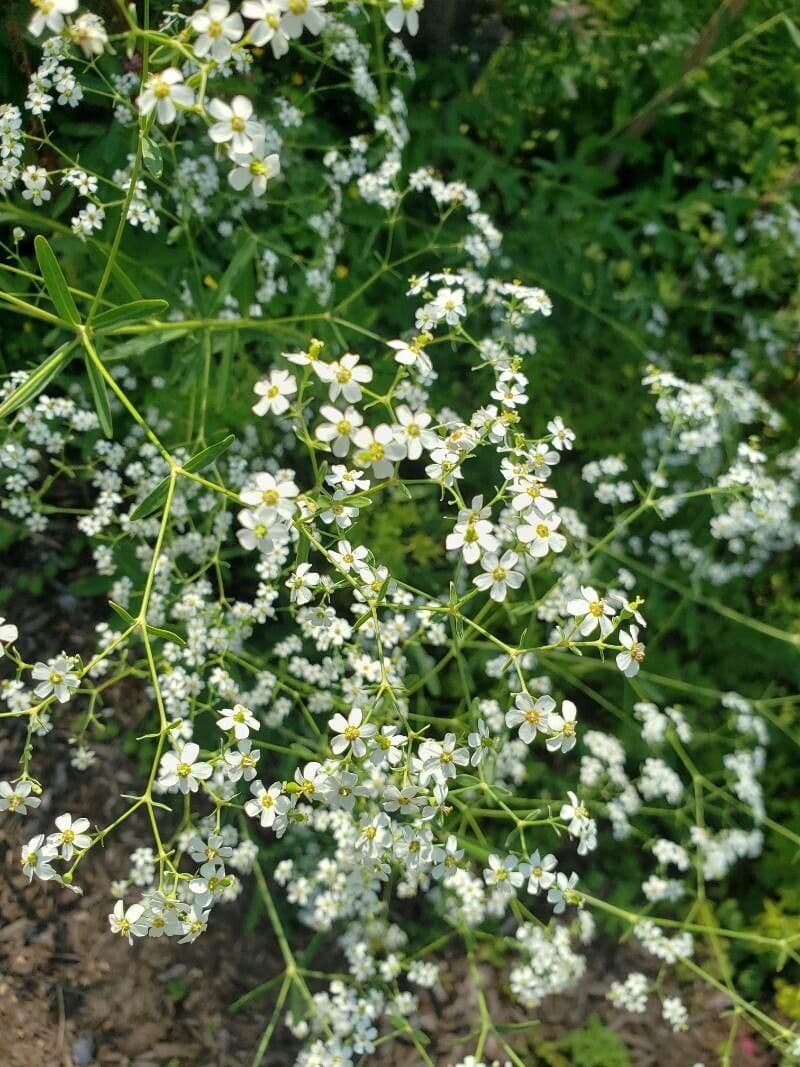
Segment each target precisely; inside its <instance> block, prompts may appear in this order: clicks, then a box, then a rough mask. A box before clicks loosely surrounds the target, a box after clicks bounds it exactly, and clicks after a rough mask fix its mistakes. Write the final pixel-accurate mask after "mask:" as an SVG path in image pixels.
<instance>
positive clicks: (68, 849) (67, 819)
mask: <svg viewBox="0 0 800 1067" xmlns="http://www.w3.org/2000/svg"><path fill="white" fill-rule="evenodd" d="M56 827H57V829H58V832H57V833H54V834H50V835H49V836H48V838H47V843H48V844H49V845H55V846H56V848H60V849H61V856H62V858H63V859H65V860H67V861H69V860H71V859H72V856H73V853H74V852H75V850H76V849H77V850H78V851H79V852H81V851H83V849H85V848H88V847H89V845H90V844H91V843H92V839H91V837H90V836H89V834H87V833H86V831H87V830H88V829H89V820H88V819H73V818H72V816H71V815H70V813H69V812H65V813H64V814H63V815H59V816H58V818H57V819H56Z"/></svg>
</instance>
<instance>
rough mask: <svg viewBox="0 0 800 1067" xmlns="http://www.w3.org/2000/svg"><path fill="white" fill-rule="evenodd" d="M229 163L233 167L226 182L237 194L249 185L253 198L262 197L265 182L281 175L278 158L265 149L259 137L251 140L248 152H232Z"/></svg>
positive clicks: (264, 142)
mask: <svg viewBox="0 0 800 1067" xmlns="http://www.w3.org/2000/svg"><path fill="white" fill-rule="evenodd" d="M231 162H233V163H234V164H235V166H234V168H233V170H232V171H231V172H230V174H229V175H228V181H229V183H230V184H231V185H232V186H233V188H234V189H235V190H236V191H237V192H239V193H240V192H241V191H242V190H243V189H246V188H247V187H248V185H250V186H251V187H252V192H253V195H254V196H263V195H264V193H265V191H266V188H267V182H268V181H270V180H271V179H272V178H277V177H279V176H280V173H281V160H280V156H278V155H277V154H276V153H275V152H270V151H269V150H268V149H267V144H266V141H265V139H264V138H263V137H261V136H258V137H254V138H253V147H252V148H251V149H250V151H249V152H232V153H231Z"/></svg>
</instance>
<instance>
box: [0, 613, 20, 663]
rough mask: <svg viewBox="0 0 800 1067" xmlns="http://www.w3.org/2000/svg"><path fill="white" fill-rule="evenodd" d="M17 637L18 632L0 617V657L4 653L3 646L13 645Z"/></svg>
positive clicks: (11, 624) (12, 625)
mask: <svg viewBox="0 0 800 1067" xmlns="http://www.w3.org/2000/svg"><path fill="white" fill-rule="evenodd" d="M18 637H19V630H18V629H17V628H16V626H14V624H13V623H10V622H6V620H5V619H4V618H3V617H2V616H1V615H0V656H2V655H3V654H4V652H5V648H4V646H5V645H13V644H14V642H15V641H16V640H17V638H18Z"/></svg>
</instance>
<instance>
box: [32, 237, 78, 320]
mask: <svg viewBox="0 0 800 1067" xmlns="http://www.w3.org/2000/svg"><path fill="white" fill-rule="evenodd" d="M33 247H34V249H35V251H36V261H37V263H38V264H39V270H40V271H41V272H42V278H43V279H44V285H45V289H47V293H48V296H49V297H50V299H51V300H52V301H53V304H54V305H55V309H56V311H57V312H58V314H59V317H60V318H62V319H64V321H65V322H71V323H72V325H73V326H78V325H79V324H80V321H81V318H80V315H79V314H78V309H77V307H76V306H75V301H74V300H73V299H72V293H71V292H70V291H69V286H68V285H67V279H66V278H65V277H64V273H63V271H62V270H61V267H60V266H59V265H58V260H57V259H56V257H55V255H54V254H53V249H52V248H51V247H50V245H49V243H48V241H47V238H46V237H42V235H41V234H38V235H37V236H36V237H35V238H34V239H33Z"/></svg>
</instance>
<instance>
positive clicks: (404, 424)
mask: <svg viewBox="0 0 800 1067" xmlns="http://www.w3.org/2000/svg"><path fill="white" fill-rule="evenodd" d="M394 415H395V418H396V419H397V425H395V426H394V427H393V429H394V435H395V440H397V441H398V442H399V443H400V444H401V445H403V447H404V448H405V450H406V454H407V456H408V458H409V459H411V460H415V459H419V457H420V456H421V455H422V450H423V449H427V450H428V451H430V450H431V449H432V448H435V447H436V446H437V444H438V443H439V435H438V434H436V433H434V431H433V430H429V429H428V426H430V424H431V422H432V416H431V415H429V414H428V412H427V411H412V410H411V408H410V407H408V406H407V405H406V404H400V405H399V406H398V407H396V408H395V412H394Z"/></svg>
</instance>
